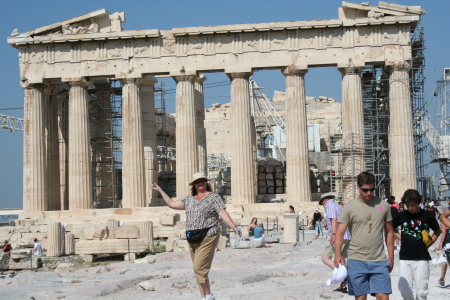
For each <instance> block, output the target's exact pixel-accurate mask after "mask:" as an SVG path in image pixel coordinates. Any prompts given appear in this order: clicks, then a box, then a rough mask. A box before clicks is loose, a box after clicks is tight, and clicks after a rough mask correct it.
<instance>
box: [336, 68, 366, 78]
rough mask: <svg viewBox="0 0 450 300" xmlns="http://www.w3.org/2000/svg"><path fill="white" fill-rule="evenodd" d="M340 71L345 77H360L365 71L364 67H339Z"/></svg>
mask: <svg viewBox="0 0 450 300" xmlns="http://www.w3.org/2000/svg"><path fill="white" fill-rule="evenodd" d="M338 70H339V72H341V74H342V76H344V75H359V74H361V72H362V71H363V70H364V66H355V65H338Z"/></svg>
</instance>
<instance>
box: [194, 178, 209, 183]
mask: <svg viewBox="0 0 450 300" xmlns="http://www.w3.org/2000/svg"><path fill="white" fill-rule="evenodd" d="M206 181H207V180H206V179H199V180H196V181H194V184H197V183H203V182H206Z"/></svg>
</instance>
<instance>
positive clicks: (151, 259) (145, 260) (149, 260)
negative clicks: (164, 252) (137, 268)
mask: <svg viewBox="0 0 450 300" xmlns="http://www.w3.org/2000/svg"><path fill="white" fill-rule="evenodd" d="M134 263H135V264H154V263H155V257H154V255H147V256H146V257H144V258H140V259H136V260H135V261H134Z"/></svg>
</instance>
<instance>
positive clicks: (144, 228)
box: [137, 221, 155, 252]
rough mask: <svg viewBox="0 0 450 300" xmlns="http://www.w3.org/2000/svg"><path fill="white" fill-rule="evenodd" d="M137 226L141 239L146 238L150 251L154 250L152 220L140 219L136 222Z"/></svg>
mask: <svg viewBox="0 0 450 300" xmlns="http://www.w3.org/2000/svg"><path fill="white" fill-rule="evenodd" d="M137 225H138V226H139V233H140V236H139V237H140V238H141V239H147V240H148V244H149V248H150V252H153V251H154V250H155V247H154V246H153V222H152V221H141V222H138V224H137Z"/></svg>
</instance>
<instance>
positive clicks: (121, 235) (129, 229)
mask: <svg viewBox="0 0 450 300" xmlns="http://www.w3.org/2000/svg"><path fill="white" fill-rule="evenodd" d="M115 236H116V239H138V238H139V237H140V231H139V228H138V227H137V226H136V225H122V226H120V227H118V228H117V229H116V234H115Z"/></svg>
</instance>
